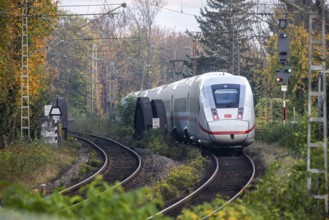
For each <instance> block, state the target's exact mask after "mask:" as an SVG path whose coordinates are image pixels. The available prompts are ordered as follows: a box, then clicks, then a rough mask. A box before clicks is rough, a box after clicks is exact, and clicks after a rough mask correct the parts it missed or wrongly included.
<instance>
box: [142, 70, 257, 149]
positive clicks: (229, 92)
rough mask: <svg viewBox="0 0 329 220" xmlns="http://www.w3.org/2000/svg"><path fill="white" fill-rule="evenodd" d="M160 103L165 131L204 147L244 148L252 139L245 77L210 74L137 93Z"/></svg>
mask: <svg viewBox="0 0 329 220" xmlns="http://www.w3.org/2000/svg"><path fill="white" fill-rule="evenodd" d="M138 96H139V97H148V98H149V99H150V100H153V99H161V100H163V102H164V106H165V110H166V116H167V121H168V130H169V131H172V132H174V133H175V134H176V135H177V137H178V138H179V139H181V140H189V141H192V142H196V143H200V144H202V145H208V146H219V147H221V146H242V147H245V146H248V145H249V144H251V143H252V142H253V140H254V136H255V113H254V101H253V94H252V90H251V88H250V84H249V82H248V81H247V79H246V78H245V77H242V76H235V75H232V74H230V73H224V72H211V73H205V74H202V75H197V76H194V77H190V78H186V79H182V80H179V81H177V82H174V83H171V84H167V85H163V86H160V87H157V88H153V89H149V90H145V91H142V92H140V93H139V95H138Z"/></svg>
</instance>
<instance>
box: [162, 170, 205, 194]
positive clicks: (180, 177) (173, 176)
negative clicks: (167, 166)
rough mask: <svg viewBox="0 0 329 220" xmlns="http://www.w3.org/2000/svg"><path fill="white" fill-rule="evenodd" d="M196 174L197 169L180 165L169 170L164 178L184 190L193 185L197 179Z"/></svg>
mask: <svg viewBox="0 0 329 220" xmlns="http://www.w3.org/2000/svg"><path fill="white" fill-rule="evenodd" d="M198 176H199V175H198V171H197V170H195V169H194V168H193V167H190V166H186V165H181V166H178V167H175V168H173V169H172V170H170V172H169V173H168V176H167V179H166V180H167V182H168V183H169V184H171V185H172V186H174V187H176V188H177V189H178V190H184V189H187V188H189V187H193V186H195V184H196V183H197V182H198V180H199V177H198Z"/></svg>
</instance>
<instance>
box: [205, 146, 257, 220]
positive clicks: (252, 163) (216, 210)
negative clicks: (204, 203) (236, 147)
mask: <svg viewBox="0 0 329 220" xmlns="http://www.w3.org/2000/svg"><path fill="white" fill-rule="evenodd" d="M243 155H244V156H245V157H246V158H248V160H249V162H250V164H251V166H252V174H251V177H250V178H249V180H248V182H247V183H246V184H245V185H244V186H243V187H242V189H241V190H240V191H239V192H238V193H237V194H236V195H235V196H233V197H232V198H231V199H230V200H228V201H227V202H225V203H224V204H223V205H221V206H220V207H218V208H217V209H215V210H214V211H213V212H212V213H211V214H209V215H206V216H204V217H202V218H201V219H207V218H209V217H211V216H212V215H213V214H215V213H217V212H218V211H219V210H221V209H222V208H224V207H225V206H226V205H228V204H229V203H231V202H232V201H233V200H235V199H236V198H237V197H238V196H240V195H241V194H242V192H243V191H244V190H245V189H246V188H247V187H248V186H249V184H250V183H251V181H252V180H253V179H254V176H255V173H256V167H255V164H254V161H253V160H252V159H251V158H250V157H249V156H248V155H246V154H245V153H243Z"/></svg>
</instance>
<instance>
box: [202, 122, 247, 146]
mask: <svg viewBox="0 0 329 220" xmlns="http://www.w3.org/2000/svg"><path fill="white" fill-rule="evenodd" d="M208 125H209V130H210V131H209V136H210V139H211V140H212V141H213V142H215V143H218V144H236V143H241V142H244V141H245V140H246V139H247V137H248V134H249V133H250V131H251V130H250V129H249V122H248V121H242V120H241V121H237V120H221V121H213V122H209V124H208Z"/></svg>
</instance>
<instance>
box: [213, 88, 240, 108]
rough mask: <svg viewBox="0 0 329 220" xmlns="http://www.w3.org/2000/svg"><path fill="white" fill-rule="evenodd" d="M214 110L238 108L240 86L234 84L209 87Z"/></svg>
mask: <svg viewBox="0 0 329 220" xmlns="http://www.w3.org/2000/svg"><path fill="white" fill-rule="evenodd" d="M211 88H212V92H213V96H214V99H215V104H216V108H238V107H239V99H240V86H239V85H236V84H220V85H213V86H211Z"/></svg>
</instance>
